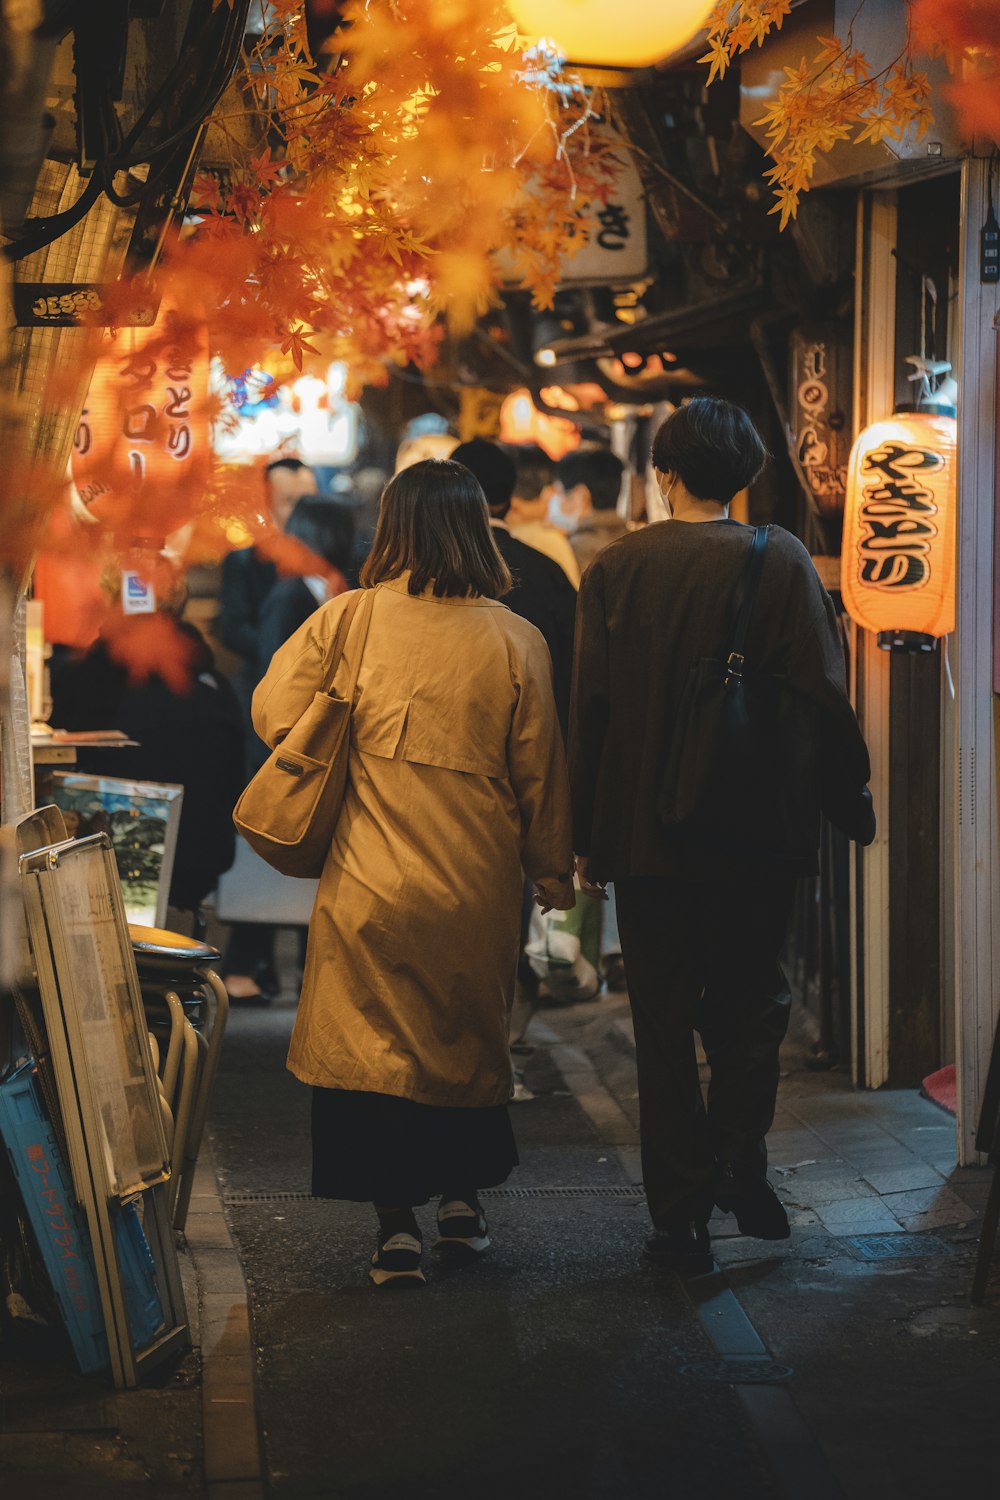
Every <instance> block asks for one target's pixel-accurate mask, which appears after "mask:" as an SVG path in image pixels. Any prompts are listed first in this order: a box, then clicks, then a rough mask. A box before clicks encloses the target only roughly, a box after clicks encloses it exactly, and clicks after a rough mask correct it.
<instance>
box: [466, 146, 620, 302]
mask: <svg viewBox="0 0 1000 1500" xmlns="http://www.w3.org/2000/svg"><path fill="white" fill-rule="evenodd" d="M602 135H603V136H605V137H606V138H607V139H609V140H610V141H611V143H612V146H613V147H614V148H615V149H616V155H617V157H618V160H619V161H620V162H621V168H620V171H619V173H618V180H617V181H616V183H615V186H614V189H613V191H612V193H611V195H610V197H609V199H608V201H607V203H591V204H590V205H588V207H587V210H586V214H585V222H586V225H587V229H588V231H589V235H590V238H589V240H588V242H587V244H586V245H585V246H584V248H583V249H582V250H581V251H580V252H579V254H578V255H574V256H571V257H569V259H567V260H565V261H563V267H562V272H561V274H560V277H559V282H560V285H561V286H609V285H615V284H616V283H620V282H630V281H638V280H639V279H640V278H641V277H642V276H644V275H645V274H646V271H647V268H648V263H649V253H648V247H647V237H646V198H645V194H644V193H643V189H642V179H641V177H640V176H639V172H638V169H637V167H636V165H635V162H634V161H633V159H632V156H631V154H630V152H629V149H628V146H627V144H626V142H625V141H624V139H623V138H622V137H621V136H620V135H619V134H618V133H617V131H613V130H611V129H610V128H609V127H607V126H605V127H604V128H603V130H602ZM495 261H496V265H497V267H498V269H499V271H500V275H501V278H502V280H503V281H504V284H505V285H507V286H516V285H517V284H518V281H519V277H518V274H517V270H516V268H515V264H514V258H513V256H512V255H511V254H510V252H509V251H507V250H501V251H498V252H497V255H496V257H495Z"/></svg>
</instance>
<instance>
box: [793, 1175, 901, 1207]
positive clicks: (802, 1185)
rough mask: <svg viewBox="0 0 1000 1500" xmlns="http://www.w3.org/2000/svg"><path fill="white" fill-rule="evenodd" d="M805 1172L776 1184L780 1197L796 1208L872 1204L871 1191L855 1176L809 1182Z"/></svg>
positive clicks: (820, 1178)
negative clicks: (833, 1204)
mask: <svg viewBox="0 0 1000 1500" xmlns="http://www.w3.org/2000/svg"><path fill="white" fill-rule="evenodd" d="M807 1170H808V1169H806V1171H807ZM806 1171H803V1172H797V1173H796V1174H795V1175H794V1177H789V1178H787V1179H786V1180H785V1181H784V1182H778V1183H777V1184H776V1186H777V1188H778V1191H779V1194H780V1196H781V1197H782V1198H784V1199H787V1200H788V1201H789V1202H791V1203H794V1204H795V1206H796V1207H797V1208H816V1209H818V1208H821V1207H822V1206H823V1205H825V1204H827V1203H844V1202H851V1203H866V1202H874V1201H875V1200H876V1199H877V1197H878V1195H877V1193H876V1192H875V1189H874V1188H873V1187H871V1186H870V1184H869V1183H867V1182H865V1181H864V1180H863V1178H860V1177H858V1176H856V1175H855V1176H851V1177H846V1176H844V1177H816V1178H813V1177H809V1176H807V1175H806Z"/></svg>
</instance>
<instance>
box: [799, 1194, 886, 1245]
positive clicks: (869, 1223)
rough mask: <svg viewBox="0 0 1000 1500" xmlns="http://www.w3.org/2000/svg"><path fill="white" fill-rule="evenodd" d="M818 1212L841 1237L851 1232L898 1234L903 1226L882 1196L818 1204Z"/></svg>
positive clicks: (832, 1230) (831, 1230)
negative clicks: (887, 1206)
mask: <svg viewBox="0 0 1000 1500" xmlns="http://www.w3.org/2000/svg"><path fill="white" fill-rule="evenodd" d="M816 1212H817V1214H818V1215H819V1218H820V1221H821V1222H822V1224H823V1225H824V1226H825V1227H826V1228H827V1229H829V1230H830V1232H831V1234H835V1235H838V1236H841V1237H843V1236H846V1235H850V1234H898V1233H900V1231H901V1228H902V1226H901V1225H900V1222H899V1220H898V1219H896V1218H894V1217H893V1215H892V1214H891V1213H890V1212H889V1210H888V1209H887V1208H886V1206H885V1204H884V1203H883V1202H882V1200H881V1198H870V1199H868V1200H861V1199H851V1200H848V1201H846V1202H844V1201H841V1202H839V1203H823V1204H820V1205H818V1206H817V1208H816Z"/></svg>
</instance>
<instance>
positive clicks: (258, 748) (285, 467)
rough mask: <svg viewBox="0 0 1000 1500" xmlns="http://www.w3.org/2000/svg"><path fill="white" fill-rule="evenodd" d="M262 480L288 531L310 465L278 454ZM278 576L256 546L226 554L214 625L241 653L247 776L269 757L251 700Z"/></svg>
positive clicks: (307, 490)
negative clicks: (266, 611)
mask: <svg viewBox="0 0 1000 1500" xmlns="http://www.w3.org/2000/svg"><path fill="white" fill-rule="evenodd" d="M264 484H265V488H266V504H267V513H268V515H269V516H270V518H271V520H272V521H273V522H274V524H275V526H277V528H278V530H279V531H284V529H285V525H286V523H287V521H288V518H289V516H290V515H291V514H292V511H293V510H294V509H295V506H296V504H297V503H298V501H299V500H300V499H301V498H302V496H303V495H314V494H315V493H316V490H317V484H316V476H315V474H314V473H313V471H312V469H310V468H309V467H308V465H307V464H304V463H302V461H301V460H300V459H297V458H277V459H275V460H274V462H273V463H270V464H268V466H267V468H266V469H265V470H264ZM277 581H278V570H277V568H276V567H275V565H274V563H273V562H270V561H269V560H268V559H267V558H266V557H261V556H260V554H259V553H258V551H257V549H256V547H240V548H238V549H237V550H236V551H235V552H230V553H229V554H228V555H227V556H226V557H225V558H224V559H223V563H222V583H221V587H220V590H219V613H218V615H217V617H216V621H215V629H216V632H217V634H218V637H219V640H220V641H221V642H222V644H223V645H224V646H226V647H228V649H229V650H230V651H232V652H234V653H235V654H236V655H237V656H238V657H240V670H239V675H238V677H237V679H236V684H235V686H236V693H237V696H238V697H239V700H240V705H241V707H242V709H243V722H244V729H245V734H246V754H247V778H248V779H249V777H251V776H252V775H253V774H254V772H255V771H257V770H259V769H260V767H261V766H262V765H263V764H264V761H265V760H266V759H267V748H266V746H264V745H263V744H262V743H261V741H260V740H259V739H258V738H257V736H256V734H255V733H254V728H253V724H252V722H251V719H250V700H251V698H252V697H253V690H254V688H255V687H256V686H257V683H258V682H259V681H260V677H261V673H260V669H259V665H258V661H259V655H260V649H259V644H260V643H259V641H258V639H257V632H258V628H259V625H260V615H261V610H262V608H263V605H264V600H265V599H266V598H267V596H268V594H269V593H270V592H271V590H272V588H273V587H274V585H275V583H276V582H277Z"/></svg>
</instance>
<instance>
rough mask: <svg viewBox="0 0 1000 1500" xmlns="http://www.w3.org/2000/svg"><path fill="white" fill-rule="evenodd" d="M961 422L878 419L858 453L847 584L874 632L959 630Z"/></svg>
mask: <svg viewBox="0 0 1000 1500" xmlns="http://www.w3.org/2000/svg"><path fill="white" fill-rule="evenodd" d="M955 524H956V516H955V419H954V418H953V417H947V416H937V415H932V414H929V413H925V412H919V411H918V412H907V413H900V414H898V415H897V416H895V417H893V418H892V419H891V420H890V421H886V422H876V423H873V425H872V426H870V427H868V428H866V430H865V431H864V432H863V433H862V434H861V436H860V437H859V438H858V441H857V442H856V443H855V445H854V449H853V451H852V453H851V463H850V476H849V482H848V491H847V508H846V513H845V517H844V541H843V552H842V555H841V587H842V590H843V595H844V603H845V605H846V607H847V609H848V612H849V613H850V615H851V617H852V618H853V619H854V620H856V621H857V623H858V624H859V625H862V626H864V627H865V628H866V629H868V630H875V631H880V632H886V631H888V632H892V631H907V632H913V633H915V634H919V635H925V636H930V637H938V636H942V635H947V634H948V633H949V632H950V631H952V630H954V628H955V535H956V532H955Z"/></svg>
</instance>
